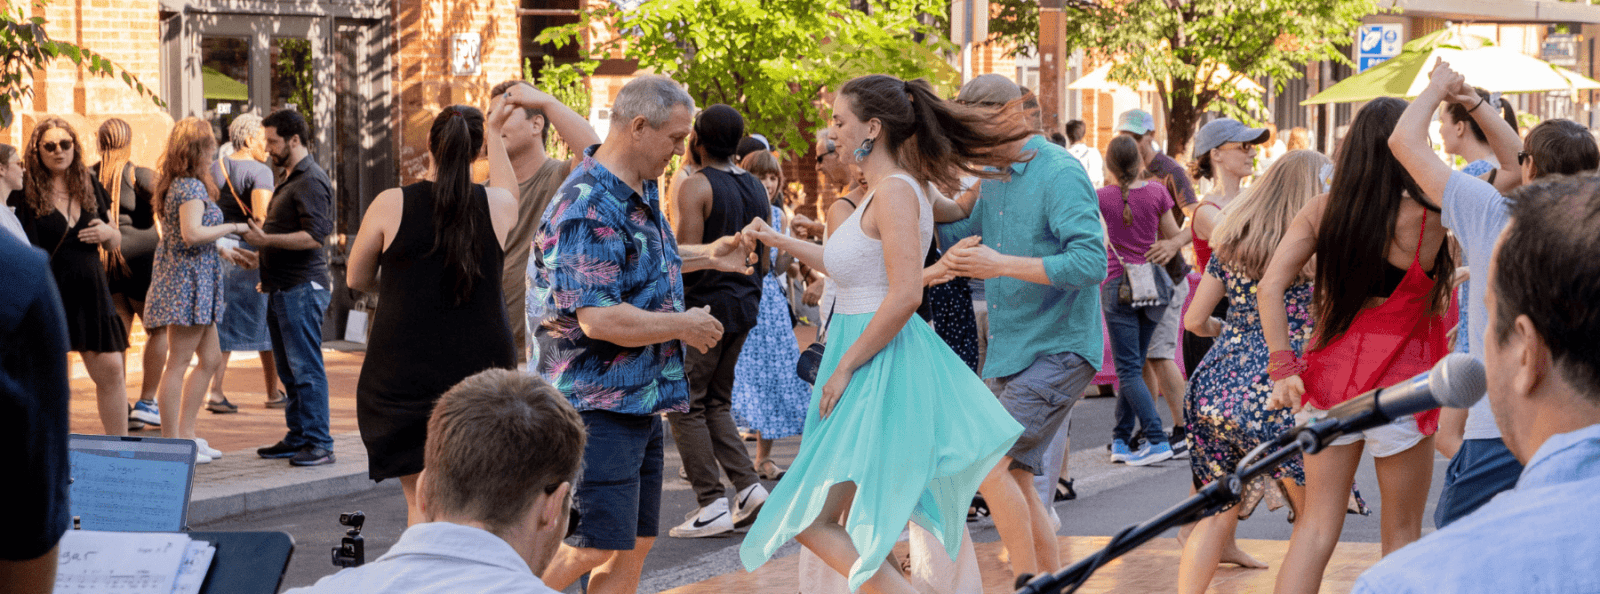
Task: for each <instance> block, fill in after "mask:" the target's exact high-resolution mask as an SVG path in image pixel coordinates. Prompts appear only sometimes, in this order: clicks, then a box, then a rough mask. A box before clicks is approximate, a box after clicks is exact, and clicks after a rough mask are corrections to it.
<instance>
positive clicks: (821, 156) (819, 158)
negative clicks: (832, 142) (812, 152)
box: [817, 149, 839, 165]
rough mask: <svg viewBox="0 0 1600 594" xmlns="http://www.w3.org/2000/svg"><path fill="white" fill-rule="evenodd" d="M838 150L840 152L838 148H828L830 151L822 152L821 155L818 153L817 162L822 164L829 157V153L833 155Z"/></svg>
mask: <svg viewBox="0 0 1600 594" xmlns="http://www.w3.org/2000/svg"><path fill="white" fill-rule="evenodd" d="M837 152H839V151H838V150H836V149H828V152H826V153H822V154H820V155H817V164H818V165H821V164H822V160H823V159H826V158H828V155H831V154H834V153H837Z"/></svg>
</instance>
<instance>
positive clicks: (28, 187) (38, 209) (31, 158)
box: [22, 117, 115, 217]
mask: <svg viewBox="0 0 1600 594" xmlns="http://www.w3.org/2000/svg"><path fill="white" fill-rule="evenodd" d="M56 128H60V129H62V130H66V131H67V136H68V137H70V138H71V139H72V162H70V163H67V170H66V171H65V172H63V176H64V177H65V178H66V179H65V180H64V181H66V182H67V183H66V184H65V185H66V187H67V197H68V198H69V199H71V200H72V201H73V202H76V203H78V207H79V208H82V209H83V211H84V212H85V213H88V214H89V216H94V213H95V212H96V211H97V210H98V209H99V204H97V203H96V202H95V197H94V188H93V186H91V185H90V183H91V182H90V177H89V168H88V167H84V166H83V143H82V142H79V141H78V131H77V130H73V129H72V124H68V123H67V121H66V120H63V119H61V118H58V117H48V118H45V119H44V120H43V121H41V122H39V125H38V126H35V127H34V128H33V134H32V135H31V136H29V137H28V146H27V150H26V151H24V153H23V155H24V156H23V169H25V170H27V172H28V177H27V179H25V180H23V184H22V189H23V197H24V198H25V199H26V202H27V204H28V208H31V209H33V214H34V215H37V216H41V217H42V216H46V215H48V214H50V213H51V211H54V210H55V209H56V205H55V201H53V200H51V199H50V181H51V180H53V179H55V172H53V171H50V168H49V167H45V166H44V161H43V160H41V159H40V158H39V151H40V150H41V149H40V148H39V144H40V143H41V142H43V141H44V133H45V132H49V131H51V130H54V129H56ZM66 214H67V213H61V215H62V216H66ZM112 216H115V214H114V213H113V215H112Z"/></svg>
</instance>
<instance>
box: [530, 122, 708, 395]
mask: <svg viewBox="0 0 1600 594" xmlns="http://www.w3.org/2000/svg"><path fill="white" fill-rule="evenodd" d="M598 147H599V145H595V146H594V147H590V148H589V149H588V150H585V151H584V158H583V161H582V162H581V163H580V164H579V165H578V166H577V168H576V169H574V170H573V172H572V174H571V175H569V176H567V180H566V181H565V182H563V183H562V184H561V188H560V189H558V190H556V195H555V198H554V199H552V200H551V201H550V206H549V207H547V208H546V209H545V212H544V222H543V223H541V224H540V225H539V232H538V234H537V235H536V236H535V237H534V245H533V257H531V258H529V259H528V277H529V278H530V279H531V280H532V285H531V290H532V291H533V295H531V296H530V300H532V301H534V302H535V303H538V304H540V305H542V307H537V308H533V309H530V310H529V312H528V316H529V317H528V325H529V326H530V327H534V328H535V334H536V337H537V346H538V351H537V352H535V353H533V356H532V357H530V360H533V361H537V363H536V365H537V367H536V369H537V371H538V373H539V375H540V376H542V377H543V378H544V379H545V380H547V381H549V382H550V383H551V384H552V385H554V386H555V387H556V389H558V390H560V391H561V393H562V394H563V395H565V396H566V397H567V400H569V401H571V402H572V406H573V407H575V408H577V409H578V410H579V411H585V410H604V411H610V412H615V413H622V414H630V415H648V414H653V413H656V412H659V411H663V410H668V411H675V412H687V411H688V410H689V384H688V381H687V380H686V379H685V376H684V370H683V346H682V345H681V343H679V341H676V340H670V341H667V342H663V343H659V344H652V345H647V346H642V347H625V346H621V345H617V344H614V343H610V342H606V341H602V340H597V339H593V338H590V337H588V336H585V335H584V333H583V330H582V329H581V328H579V326H578V309H580V308H585V307H611V306H615V305H622V304H627V305H632V306H634V307H637V308H639V309H642V310H645V311H653V312H681V311H684V305H683V272H682V269H683V260H682V259H681V258H679V257H678V243H677V240H676V239H675V238H674V237H673V235H672V228H671V227H670V226H668V224H667V221H666V218H665V217H664V216H663V215H662V213H661V201H660V193H659V189H658V186H657V184H656V182H655V180H646V181H645V182H644V195H643V196H640V195H639V193H638V192H635V191H633V189H632V188H630V187H628V185H627V184H625V183H623V182H622V180H620V179H618V178H617V177H616V176H615V175H613V174H612V173H611V172H610V171H608V170H606V168H605V166H603V165H601V164H600V163H599V162H597V161H595V160H594V151H595V149H596V148H598Z"/></svg>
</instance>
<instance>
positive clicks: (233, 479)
mask: <svg viewBox="0 0 1600 594" xmlns="http://www.w3.org/2000/svg"><path fill="white" fill-rule="evenodd" d="M333 443H334V446H333V449H334V451H335V452H337V456H338V461H337V462H335V463H333V464H329V465H327V466H313V467H306V468H296V467H293V466H290V465H289V462H288V461H287V460H267V459H264V458H260V457H258V456H256V453H255V450H254V449H245V450H239V451H234V452H226V453H225V454H224V455H223V458H222V460H219V461H217V462H215V463H212V464H206V465H202V466H198V467H196V468H195V477H194V491H193V494H192V496H191V497H190V500H189V524H190V525H191V526H193V525H197V524H204V523H207V522H214V521H216V520H221V519H224V518H229V517H233V516H239V515H243V514H249V513H256V512H264V511H270V510H276V509H281V508H285V507H290V506H295V505H300V504H303V503H310V502H312V501H318V500H322V499H329V498H333V497H345V496H349V495H355V494H360V493H366V492H369V491H374V490H377V489H382V488H392V487H393V486H394V485H393V484H382V483H375V482H372V480H371V479H369V478H367V451H366V448H365V447H363V446H362V444H361V436H360V434H358V433H354V432H351V433H344V434H340V435H335V436H334V437H333Z"/></svg>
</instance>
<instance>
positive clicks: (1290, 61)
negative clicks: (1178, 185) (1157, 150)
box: [1062, 0, 1380, 156]
mask: <svg viewBox="0 0 1600 594" xmlns="http://www.w3.org/2000/svg"><path fill="white" fill-rule="evenodd" d="M1377 12H1380V10H1379V8H1378V5H1377V2H1376V1H1375V0H1065V2H1064V3H1063V8H1062V14H1063V17H1064V20H1065V21H1066V42H1067V46H1068V47H1081V48H1086V49H1089V53H1090V54H1091V55H1093V56H1094V57H1096V58H1099V59H1109V60H1110V61H1112V62H1113V63H1114V64H1115V66H1113V67H1112V69H1111V71H1110V73H1109V78H1110V79H1111V80H1112V81H1115V82H1119V83H1129V84H1130V86H1131V83H1134V82H1137V81H1141V80H1145V81H1152V82H1153V83H1154V84H1155V85H1156V88H1157V90H1158V91H1159V93H1160V95H1161V100H1162V102H1163V103H1164V104H1165V107H1166V110H1167V154H1169V155H1173V156H1177V155H1180V154H1182V153H1183V152H1184V151H1185V150H1186V146H1187V145H1188V143H1189V139H1190V137H1191V136H1193V135H1194V132H1195V124H1196V123H1197V121H1198V118H1199V116H1200V114H1203V113H1205V112H1206V111H1209V110H1217V111H1221V112H1223V113H1224V114H1227V115H1228V116H1230V117H1235V118H1239V119H1241V120H1242V121H1246V122H1254V121H1256V120H1255V117H1254V113H1256V112H1257V111H1258V110H1259V109H1260V107H1261V103H1260V99H1259V98H1258V97H1256V96H1254V95H1251V94H1249V93H1248V92H1245V91H1242V90H1240V89H1238V88H1237V87H1235V86H1233V85H1230V84H1228V80H1229V78H1228V77H1226V76H1218V75H1217V72H1218V71H1219V69H1221V68H1226V72H1232V73H1234V74H1236V75H1241V76H1243V77H1246V78H1249V79H1260V78H1262V77H1268V76H1270V77H1272V80H1273V82H1274V84H1275V85H1276V86H1277V87H1278V90H1280V91H1281V90H1282V88H1283V83H1284V81H1286V80H1292V79H1295V78H1299V77H1301V76H1304V75H1305V65H1306V64H1307V63H1311V62H1319V61H1335V62H1341V63H1345V64H1349V63H1350V58H1349V57H1348V56H1347V55H1346V54H1347V52H1348V46H1349V45H1350V43H1351V42H1352V41H1353V38H1352V35H1353V34H1354V32H1355V30H1356V28H1357V26H1359V25H1360V24H1361V18H1362V17H1363V16H1365V15H1368V14H1373V13H1377Z"/></svg>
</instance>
